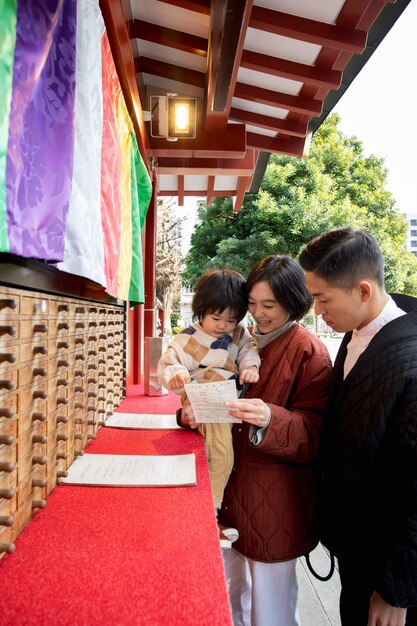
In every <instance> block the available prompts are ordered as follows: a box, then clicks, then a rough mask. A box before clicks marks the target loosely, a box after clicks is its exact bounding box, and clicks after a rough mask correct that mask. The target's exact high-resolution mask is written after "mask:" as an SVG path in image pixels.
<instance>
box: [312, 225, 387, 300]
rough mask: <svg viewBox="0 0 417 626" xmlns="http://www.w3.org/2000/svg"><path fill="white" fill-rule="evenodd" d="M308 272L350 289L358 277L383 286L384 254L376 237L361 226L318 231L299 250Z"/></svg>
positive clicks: (342, 287) (337, 285)
mask: <svg viewBox="0 0 417 626" xmlns="http://www.w3.org/2000/svg"><path fill="white" fill-rule="evenodd" d="M300 264H301V266H302V267H303V268H304V270H305V271H307V272H314V274H316V276H318V277H319V278H323V279H324V280H326V281H327V282H328V283H331V284H332V285H333V286H335V287H339V288H340V289H346V290H350V289H352V288H353V287H354V286H355V285H356V284H357V282H358V281H359V280H364V279H367V278H368V279H373V280H375V282H376V283H377V284H378V285H379V286H380V287H383V286H384V258H383V256H382V252H381V249H380V247H379V245H378V243H377V241H376V239H375V238H374V237H373V236H372V235H370V234H369V233H367V232H365V231H364V230H356V231H355V230H353V228H350V227H346V228H338V229H335V230H330V231H328V232H326V233H323V234H322V235H319V236H318V237H316V238H315V239H313V240H312V241H310V242H309V243H308V244H307V245H306V246H305V247H304V248H303V250H302V251H301V254H300Z"/></svg>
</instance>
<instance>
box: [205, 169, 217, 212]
mask: <svg viewBox="0 0 417 626" xmlns="http://www.w3.org/2000/svg"><path fill="white" fill-rule="evenodd" d="M214 183H215V177H214V176H209V177H208V179H207V200H206V202H207V206H210V205H211V203H212V202H213V193H214Z"/></svg>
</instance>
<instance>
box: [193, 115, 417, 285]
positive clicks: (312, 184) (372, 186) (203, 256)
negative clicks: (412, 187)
mask: <svg viewBox="0 0 417 626" xmlns="http://www.w3.org/2000/svg"><path fill="white" fill-rule="evenodd" d="M339 123H340V117H339V116H338V115H337V114H332V115H330V116H329V117H328V118H327V119H326V120H325V122H324V123H323V124H322V125H321V126H320V128H319V129H318V131H317V132H316V133H315V135H314V137H313V140H312V142H311V149H310V155H309V156H308V158H303V159H299V158H295V157H290V156H285V155H277V154H274V155H272V156H271V158H270V161H269V164H268V167H267V169H266V172H265V176H264V180H263V182H262V185H261V189H260V192H259V194H257V195H249V196H246V198H245V200H244V203H243V206H242V209H241V211H240V212H238V213H234V212H233V211H232V206H231V200H230V199H228V198H216V199H215V201H214V202H213V205H212V206H209V207H208V206H206V205H204V204H203V205H201V206H200V210H199V220H198V225H197V227H196V229H195V231H194V233H193V235H192V237H191V248H190V251H189V254H188V255H187V257H186V260H185V268H186V269H185V271H184V273H183V280H184V281H185V282H186V283H187V284H190V285H194V284H195V283H196V281H197V280H198V278H199V277H200V275H201V274H202V273H203V272H204V270H205V269H207V268H208V267H231V268H233V269H235V270H237V271H239V272H241V273H242V274H243V275H245V276H246V275H247V274H248V271H249V270H250V268H251V267H252V266H253V265H254V263H255V262H256V261H258V260H259V259H261V258H263V257H264V256H267V255H269V254H287V255H290V256H292V257H293V258H297V256H298V254H299V252H300V250H301V248H302V247H303V245H304V244H305V243H306V242H307V241H309V240H310V239H312V238H313V237H315V236H317V235H319V234H320V233H322V232H323V231H325V230H329V229H332V228H338V227H341V226H347V225H349V226H352V227H353V228H365V229H366V230H367V231H369V232H371V233H372V234H373V235H374V236H375V237H376V238H377V240H378V242H379V243H380V245H381V248H382V250H383V253H384V256H385V262H386V284H387V289H388V290H390V291H396V292H400V293H408V294H414V295H417V259H416V258H415V257H414V255H412V254H411V253H409V252H407V251H406V250H405V249H404V248H403V246H404V244H405V242H406V232H407V224H406V221H405V219H404V218H403V216H402V215H401V214H400V213H399V211H398V210H397V208H396V207H395V199H394V197H393V196H392V194H391V193H390V192H389V191H388V190H387V189H386V188H385V184H386V181H387V170H386V168H385V167H384V160H383V159H380V158H378V157H376V156H374V155H371V156H365V154H364V150H363V145H362V142H361V141H360V140H359V139H358V138H357V137H346V136H345V135H343V134H342V132H341V131H340V130H339V129H338V124H339Z"/></svg>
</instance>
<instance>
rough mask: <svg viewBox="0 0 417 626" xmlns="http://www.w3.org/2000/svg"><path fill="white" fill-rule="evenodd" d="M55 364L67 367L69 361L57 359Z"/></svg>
mask: <svg viewBox="0 0 417 626" xmlns="http://www.w3.org/2000/svg"><path fill="white" fill-rule="evenodd" d="M57 365H58V367H68V366H69V361H58V363H57Z"/></svg>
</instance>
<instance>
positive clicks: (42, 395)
mask: <svg viewBox="0 0 417 626" xmlns="http://www.w3.org/2000/svg"><path fill="white" fill-rule="evenodd" d="M47 395H48V394H47V393H46V391H42V389H35V391H34V392H33V394H32V396H33V398H34V400H36V399H37V398H40V399H41V400H45V398H46V397H47Z"/></svg>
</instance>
